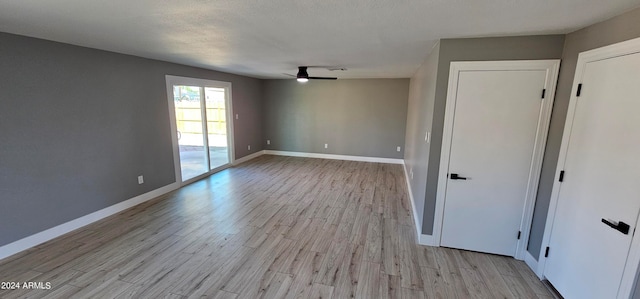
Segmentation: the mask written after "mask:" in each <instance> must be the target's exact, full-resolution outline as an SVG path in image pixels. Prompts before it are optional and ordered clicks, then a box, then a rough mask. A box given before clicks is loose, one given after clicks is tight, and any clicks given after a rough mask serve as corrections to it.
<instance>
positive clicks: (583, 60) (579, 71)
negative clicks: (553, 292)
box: [535, 38, 640, 298]
mask: <svg viewBox="0 0 640 299" xmlns="http://www.w3.org/2000/svg"><path fill="white" fill-rule="evenodd" d="M634 53H640V38H636V39H632V40H628V41H625V42H620V43H616V44H613V45H609V46H605V47H602V48H597V49H593V50H589V51H585V52H581V53H580V54H578V62H577V65H576V72H575V75H574V77H573V85H572V86H573V87H572V89H571V98H570V100H569V108H568V110H567V118H566V120H565V125H564V130H563V134H562V145H561V146H560V153H559V156H558V164H557V166H556V175H555V178H554V183H553V189H552V192H551V201H550V203H549V210H548V212H547V220H546V222H545V228H544V235H543V238H542V245H541V248H545V247H547V246H549V243H550V241H551V231H552V229H553V224H554V222H555V217H556V208H557V206H558V199H559V196H560V187H561V184H560V182H558V179H559V177H560V171H561V170H562V169H564V165H565V162H566V159H567V151H568V148H569V140H570V137H571V130H572V127H573V120H574V117H575V110H576V104H577V100H578V97H577V96H576V92H577V91H578V84H580V83H581V82H582V76H583V74H584V69H585V67H586V65H587V63H589V62H595V61H598V60H604V59H609V58H614V57H618V56H624V55H629V54H634ZM638 225H640V219H639V220H637V221H636V223H635V226H634V227H638ZM634 232H635V231H634ZM546 260H547V259H546V258H545V257H544V250H541V251H540V256H538V269H537V270H536V271H535V272H536V274H537V275H538V277H540V278H543V277H544V269H545V263H546ZM639 263H640V238H636V236H635V233H634V234H633V237H632V239H631V248H630V249H629V255H628V256H627V263H626V266H625V269H624V273H623V275H622V281H621V283H620V289H619V290H618V298H629V296H630V295H631V294H632V292H633V286H634V282H635V277H636V272H637V271H638V265H639Z"/></svg>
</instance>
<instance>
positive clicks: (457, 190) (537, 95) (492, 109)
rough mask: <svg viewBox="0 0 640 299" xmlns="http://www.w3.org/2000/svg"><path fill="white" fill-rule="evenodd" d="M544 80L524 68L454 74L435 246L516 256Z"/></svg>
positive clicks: (541, 74) (544, 73) (543, 73)
mask: <svg viewBox="0 0 640 299" xmlns="http://www.w3.org/2000/svg"><path fill="white" fill-rule="evenodd" d="M547 76H548V70H545V69H529V68H527V67H522V68H521V69H518V68H517V67H516V68H515V69H513V68H512V69H509V70H500V69H499V68H498V69H494V70H473V71H460V72H459V74H458V78H457V80H458V84H457V89H456V96H455V111H454V119H453V126H452V132H451V145H450V154H449V161H448V162H449V163H448V177H447V178H445V180H447V184H446V197H445V206H444V216H443V222H442V234H441V240H440V243H441V245H442V246H447V247H453V248H461V249H468V250H474V251H481V252H488V253H495V254H502V255H509V256H515V255H516V248H517V245H518V238H519V237H520V236H519V231H520V229H521V223H522V220H523V211H524V210H525V201H526V198H527V196H528V194H529V192H530V188H529V187H530V185H531V184H537V180H532V174H535V173H537V172H536V170H535V168H536V167H539V166H537V165H536V164H537V163H535V159H534V156H535V149H536V144H537V142H543V143H544V139H543V140H542V141H539V140H537V139H538V138H539V137H540V136H544V135H539V134H538V133H539V130H541V127H542V129H544V130H546V127H545V126H541V123H542V122H541V116H542V115H543V113H542V112H543V107H544V105H543V103H544V99H543V98H542V93H543V89H545V85H546V82H547ZM448 105H449V103H448ZM547 117H548V116H547ZM545 132H546V131H545ZM538 145H539V144H538ZM542 148H543V147H542ZM540 158H541V157H540ZM445 166H446V165H445ZM538 171H539V170H538Z"/></svg>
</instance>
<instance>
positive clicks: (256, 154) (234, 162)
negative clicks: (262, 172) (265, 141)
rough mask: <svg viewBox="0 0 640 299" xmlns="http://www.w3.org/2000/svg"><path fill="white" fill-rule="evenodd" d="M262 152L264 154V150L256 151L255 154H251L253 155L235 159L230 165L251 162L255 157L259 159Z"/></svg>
mask: <svg viewBox="0 0 640 299" xmlns="http://www.w3.org/2000/svg"><path fill="white" fill-rule="evenodd" d="M264 152H265V151H264V150H262V151H257V152H255V153H253V154H250V155H246V156H244V157H242V158H240V159H236V160H235V161H233V163H231V164H232V165H233V166H236V165H239V164H242V163H244V162H247V161H249V160H251V159H255V158H257V157H260V156H262V155H264Z"/></svg>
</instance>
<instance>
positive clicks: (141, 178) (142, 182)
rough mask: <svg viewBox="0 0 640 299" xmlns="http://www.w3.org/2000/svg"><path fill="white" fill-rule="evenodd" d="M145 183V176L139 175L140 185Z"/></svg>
mask: <svg viewBox="0 0 640 299" xmlns="http://www.w3.org/2000/svg"><path fill="white" fill-rule="evenodd" d="M142 184H144V176H141V175H139V176H138V185H142Z"/></svg>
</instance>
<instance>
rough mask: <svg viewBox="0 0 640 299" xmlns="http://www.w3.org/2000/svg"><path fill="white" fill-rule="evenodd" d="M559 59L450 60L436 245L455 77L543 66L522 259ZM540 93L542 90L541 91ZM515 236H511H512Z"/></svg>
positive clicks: (520, 251)
mask: <svg viewBox="0 0 640 299" xmlns="http://www.w3.org/2000/svg"><path fill="white" fill-rule="evenodd" d="M559 68H560V60H558V59H554V60H513V61H472V62H451V67H450V71H449V87H448V90H447V101H446V106H445V107H446V108H445V119H444V129H443V135H442V148H441V154H440V169H439V173H438V187H437V192H436V208H435V215H434V223H433V237H434V240H435V242H436V246H440V240H441V236H442V222H443V219H444V205H445V199H446V189H447V183H448V178H447V174H448V173H449V160H450V154H451V141H452V135H453V122H454V114H455V108H456V99H457V90H458V80H459V75H460V72H462V71H490V70H544V71H546V79H545V85H544V87H543V88H545V89H546V93H545V98H544V99H541V105H542V106H541V109H540V116H539V118H538V128H537V131H536V141H535V144H534V151H533V157H532V163H531V169H530V171H529V181H528V184H527V195H526V198H525V204H524V208H523V211H522V220H521V223H520V231H522V236H521V238H520V239H519V240H517V247H516V253H515V258H516V259H519V260H522V259H524V256H525V251H526V248H527V245H528V243H529V233H530V230H531V221H532V218H533V207H534V204H535V200H536V195H537V191H538V181H539V179H540V171H541V169H542V158H543V155H544V149H545V146H546V141H547V133H548V131H549V122H550V120H551V109H552V108H553V101H554V98H555V93H556V92H555V91H556V83H557V80H558V70H559ZM540 94H541V95H542V90H541V91H540ZM515 237H516V236H514V239H515Z"/></svg>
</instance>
